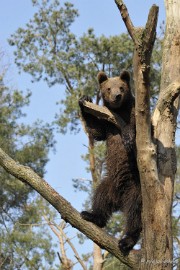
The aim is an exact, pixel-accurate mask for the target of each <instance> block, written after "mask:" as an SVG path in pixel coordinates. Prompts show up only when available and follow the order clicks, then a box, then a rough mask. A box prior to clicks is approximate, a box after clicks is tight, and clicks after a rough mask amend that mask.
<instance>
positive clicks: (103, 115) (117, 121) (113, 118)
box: [83, 101, 126, 130]
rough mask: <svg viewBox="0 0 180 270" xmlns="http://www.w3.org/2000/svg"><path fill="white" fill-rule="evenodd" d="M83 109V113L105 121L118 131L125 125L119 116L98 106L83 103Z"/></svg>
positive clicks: (86, 102)
mask: <svg viewBox="0 0 180 270" xmlns="http://www.w3.org/2000/svg"><path fill="white" fill-rule="evenodd" d="M83 108H84V111H85V112H86V113H89V114H91V115H94V116H95V117H97V118H99V119H103V120H106V121H108V122H110V123H112V124H114V125H115V126H116V127H117V128H118V129H120V130H121V129H122V128H123V127H125V125H126V123H125V122H124V120H123V119H122V118H121V117H119V115H117V114H116V113H113V112H111V111H110V110H109V109H108V108H107V107H105V106H99V105H96V104H93V103H91V102H88V101H84V103H83Z"/></svg>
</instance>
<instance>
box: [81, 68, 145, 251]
mask: <svg viewBox="0 0 180 270" xmlns="http://www.w3.org/2000/svg"><path fill="white" fill-rule="evenodd" d="M97 78H98V82H99V85H100V91H101V95H102V100H103V104H104V106H106V107H107V108H108V109H109V110H110V111H112V112H115V113H116V114H117V115H119V117H121V118H122V119H123V120H124V122H125V123H126V125H125V126H124V127H123V128H122V129H121V130H119V129H118V128H117V127H116V126H115V125H114V124H112V123H110V122H107V121H105V120H101V119H98V118H96V117H95V116H92V115H90V114H88V113H86V112H85V111H84V109H83V103H84V100H86V101H90V102H92V100H91V98H90V97H88V96H84V97H82V98H81V99H80V100H79V105H80V108H81V112H82V116H83V118H84V120H85V122H86V126H87V129H88V132H89V134H90V135H91V136H93V138H94V139H95V140H97V141H100V140H106V144H107V156H106V175H105V177H104V179H103V180H102V181H101V183H100V185H99V186H98V187H97V189H96V190H95V192H94V196H93V201H92V210H91V211H89V212H88V211H83V212H82V213H81V216H82V217H83V218H84V219H85V220H87V221H91V222H93V223H94V224H96V225H97V226H99V227H104V226H105V225H106V223H107V221H108V220H109V218H110V217H111V215H112V213H113V212H116V211H118V210H120V211H122V212H123V213H124V215H125V217H126V226H125V230H124V235H123V237H122V239H121V240H120V241H119V248H120V250H121V251H122V252H123V253H124V254H125V255H126V254H128V253H129V251H130V250H131V249H132V248H133V246H134V245H135V244H136V243H137V241H138V239H139V236H140V232H141V230H142V225H141V209H142V199H141V187H140V178H139V172H138V167H137V160H136V142H135V136H136V134H135V133H136V132H135V131H136V127H135V99H134V97H133V95H132V92H131V88H130V74H129V72H128V71H123V72H122V73H121V74H120V76H119V77H114V78H108V77H107V75H106V74H105V73H104V72H99V73H98V77H97Z"/></svg>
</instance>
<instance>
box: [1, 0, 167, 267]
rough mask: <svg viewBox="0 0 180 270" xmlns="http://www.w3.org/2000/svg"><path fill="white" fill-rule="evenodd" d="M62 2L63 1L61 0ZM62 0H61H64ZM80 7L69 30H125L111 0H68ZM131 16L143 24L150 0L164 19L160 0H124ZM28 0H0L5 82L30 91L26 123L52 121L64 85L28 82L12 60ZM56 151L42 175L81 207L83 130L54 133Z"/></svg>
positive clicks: (26, 16)
mask: <svg viewBox="0 0 180 270" xmlns="http://www.w3.org/2000/svg"><path fill="white" fill-rule="evenodd" d="M61 2H62V1H61ZM63 2H64V1H63ZM70 2H71V3H73V4H74V5H75V7H76V8H77V9H78V10H79V15H80V16H79V17H78V18H77V19H76V21H75V23H74V24H73V26H72V31H73V32H74V33H75V34H76V35H77V36H81V35H82V34H83V33H84V32H86V31H87V29H88V28H94V31H95V33H96V35H97V36H98V35H105V36H111V35H118V34H121V33H122V32H126V29H125V26H124V24H123V21H122V19H121V17H120V14H119V11H118V9H117V7H116V5H115V3H114V1H113V0H98V1H97V0H91V1H89V0H71V1H70ZM124 2H125V4H126V5H127V7H128V10H129V14H130V16H131V20H132V22H133V24H134V25H135V26H144V25H145V23H146V20H147V16H148V11H149V9H150V7H151V6H152V5H153V4H156V5H158V6H159V8H160V10H159V20H158V29H159V25H160V24H161V23H162V21H163V20H165V10H164V1H163V0H136V1H134V0H125V1H124ZM34 11H35V10H34V8H33V7H32V4H31V0H0V33H1V34H0V49H1V50H2V51H4V52H5V59H4V61H5V62H6V63H9V64H10V68H9V72H8V83H9V84H11V85H12V86H13V87H17V88H18V89H20V90H23V91H25V90H26V89H30V90H31V91H32V93H33V94H32V98H31V104H30V106H29V107H28V108H27V109H26V113H27V117H26V118H25V119H24V122H25V123H28V124H29V123H32V122H34V121H36V120H37V118H38V119H42V120H44V121H46V122H51V121H53V119H54V116H55V114H56V113H57V112H58V111H59V108H58V106H57V105H56V102H57V101H59V100H60V99H61V98H62V97H63V86H61V85H58V86H54V87H52V88H48V86H47V85H46V84H45V83H44V82H38V83H33V84H32V83H31V77H30V75H27V74H24V73H21V74H19V73H18V70H17V67H16V66H15V64H14V58H13V48H12V47H10V46H9V45H8V42H7V39H8V38H9V37H10V35H11V34H13V33H14V32H15V31H16V30H17V28H18V27H23V26H25V24H26V23H27V22H28V21H29V19H30V18H31V17H32V16H33V14H34ZM56 140H57V145H56V154H54V153H50V155H49V158H50V161H49V163H48V165H47V168H46V170H47V173H46V175H45V179H46V180H47V181H48V182H49V183H50V184H51V185H52V186H53V187H54V188H55V189H56V190H57V191H58V192H59V193H60V194H61V195H62V196H64V197H65V198H66V199H67V200H68V201H70V202H71V204H72V205H73V206H74V207H75V208H76V209H77V210H78V211H81V210H82V203H83V201H84V200H85V195H83V194H82V193H80V194H79V193H74V190H73V187H72V179H73V178H79V177H80V178H89V177H90V176H89V175H88V174H87V172H86V170H85V165H86V164H85V163H84V162H83V161H82V159H81V155H82V154H83V153H85V152H86V147H85V146H84V145H87V138H86V135H85V134H84V133H83V132H80V133H79V134H77V135H71V134H66V135H65V136H64V135H60V134H58V135H56ZM77 269H78V268H77Z"/></svg>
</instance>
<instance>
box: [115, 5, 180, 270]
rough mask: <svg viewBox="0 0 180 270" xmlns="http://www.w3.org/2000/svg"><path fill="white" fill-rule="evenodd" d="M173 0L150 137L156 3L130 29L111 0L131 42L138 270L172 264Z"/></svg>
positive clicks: (178, 73)
mask: <svg viewBox="0 0 180 270" xmlns="http://www.w3.org/2000/svg"><path fill="white" fill-rule="evenodd" d="M177 2H179V1H175V0H166V9H167V26H166V35H165V45H164V53H163V69H162V82H161V91H160V96H159V100H158V103H157V106H156V109H155V112H154V114H153V125H154V137H153V136H152V133H153V132H152V131H151V119H150V105H149V101H150V98H149V67H150V58H151V53H152V46H153V43H154V38H155V31H156V21H157V7H156V6H153V7H152V8H151V10H150V12H149V17H148V20H147V23H146V26H145V27H144V28H135V27H134V26H133V24H132V22H131V20H130V17H129V14H128V11H127V8H126V6H125V5H124V3H123V1H122V0H116V4H117V6H118V8H119V10H120V12H121V16H122V18H123V20H124V22H125V24H126V27H127V29H128V32H129V34H130V35H131V37H132V39H133V41H134V46H135V51H134V64H133V68H134V82H135V98H136V145H137V161H138V168H139V173H140V178H141V190H142V201H143V211H142V222H143V231H142V249H141V263H140V268H141V269H143V270H144V269H153V270H156V269H157V270H160V269H172V267H173V246H172V228H171V210H172V201H173V187H174V176H175V171H176V158H175V150H174V134H175V128H176V118H177V103H178V102H177V99H176V98H177V97H178V95H179V93H180V83H179V82H177V80H178V79H180V68H179V67H180V57H179V55H180V53H179V52H180V50H179V46H180V45H179V44H180V34H179V28H180V23H179V21H180V17H179V14H180V9H179V6H180V2H179V3H177ZM174 13H176V14H174ZM173 67H174V70H173V71H172V68H173ZM165 98H166V100H164V99H165ZM175 100H176V101H175ZM174 101H175V102H174ZM156 145H157V147H156Z"/></svg>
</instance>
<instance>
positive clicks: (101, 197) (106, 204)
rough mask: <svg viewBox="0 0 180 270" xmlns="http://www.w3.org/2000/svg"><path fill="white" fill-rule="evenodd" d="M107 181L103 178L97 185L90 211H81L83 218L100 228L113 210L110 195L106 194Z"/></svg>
mask: <svg viewBox="0 0 180 270" xmlns="http://www.w3.org/2000/svg"><path fill="white" fill-rule="evenodd" d="M108 190H109V182H108V181H106V180H103V181H102V183H101V184H100V185H99V186H98V187H97V189H96V191H95V194H94V197H93V204H92V210H91V211H83V212H81V216H82V218H83V219H85V220H87V221H90V222H92V223H94V224H96V225H97V226H99V227H100V228H103V227H104V226H105V225H106V223H107V221H108V219H109V218H110V216H111V215H112V212H113V206H112V202H111V198H110V196H108Z"/></svg>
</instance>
